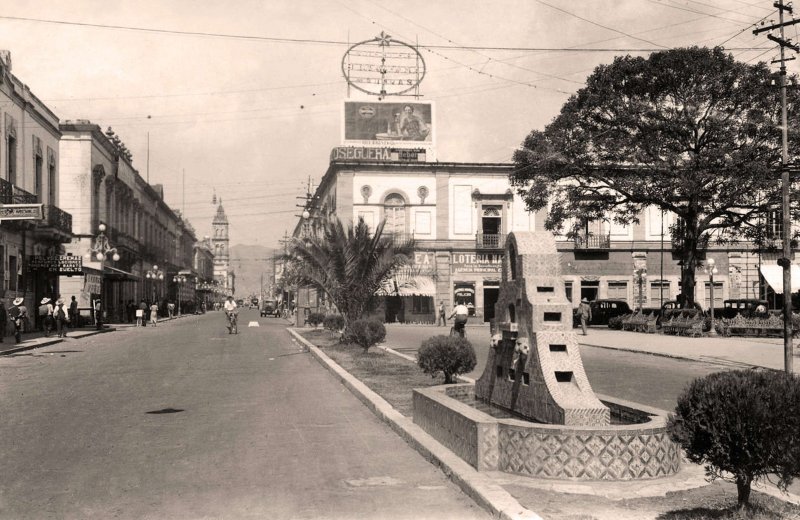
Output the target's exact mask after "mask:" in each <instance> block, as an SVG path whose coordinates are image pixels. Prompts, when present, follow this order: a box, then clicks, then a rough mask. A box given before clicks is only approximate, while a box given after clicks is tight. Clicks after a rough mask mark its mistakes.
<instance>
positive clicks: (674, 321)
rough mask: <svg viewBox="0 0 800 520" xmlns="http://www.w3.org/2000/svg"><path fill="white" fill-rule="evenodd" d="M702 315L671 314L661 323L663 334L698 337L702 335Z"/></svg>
mask: <svg viewBox="0 0 800 520" xmlns="http://www.w3.org/2000/svg"><path fill="white" fill-rule="evenodd" d="M704 321H705V320H703V318H702V317H699V318H697V317H684V316H677V317H676V316H673V317H672V318H670V319H669V320H667V321H665V322H662V323H661V329H662V331H663V332H664V334H674V335H677V336H692V337H695V338H697V337H700V336H702V335H703V322H704Z"/></svg>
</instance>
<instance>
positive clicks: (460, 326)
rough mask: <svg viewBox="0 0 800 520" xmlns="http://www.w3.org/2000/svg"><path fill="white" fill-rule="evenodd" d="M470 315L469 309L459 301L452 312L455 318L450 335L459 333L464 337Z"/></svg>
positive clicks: (451, 316)
mask: <svg viewBox="0 0 800 520" xmlns="http://www.w3.org/2000/svg"><path fill="white" fill-rule="evenodd" d="M468 317H469V309H468V308H467V306H466V305H464V304H463V303H459V304H457V305H456V306H455V308H454V309H453V312H452V313H451V314H450V318H455V321H454V322H453V328H451V329H450V335H451V336H453V335H454V334H458V335H459V336H461V337H462V338H463V337H464V336H465V335H466V326H467V318H468Z"/></svg>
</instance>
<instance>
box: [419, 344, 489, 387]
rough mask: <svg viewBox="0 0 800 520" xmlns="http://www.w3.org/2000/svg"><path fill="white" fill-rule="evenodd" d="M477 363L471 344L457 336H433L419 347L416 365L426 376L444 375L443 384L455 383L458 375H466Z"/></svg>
mask: <svg viewBox="0 0 800 520" xmlns="http://www.w3.org/2000/svg"><path fill="white" fill-rule="evenodd" d="M476 363H477V361H476V358H475V349H474V348H473V347H472V343H470V342H469V341H467V340H466V338H462V337H459V336H433V337H431V338H428V339H426V340H425V341H423V342H422V345H420V348H419V352H417V365H419V367H420V368H421V369H422V371H423V372H425V373H426V374H430V375H431V377H436V376H437V374H439V372H441V373H442V374H444V384H446V385H449V384H452V383H454V382H455V378H456V377H457V376H458V375H460V374H466V373H467V372H470V371H471V370H472V369H474V368H475V364H476Z"/></svg>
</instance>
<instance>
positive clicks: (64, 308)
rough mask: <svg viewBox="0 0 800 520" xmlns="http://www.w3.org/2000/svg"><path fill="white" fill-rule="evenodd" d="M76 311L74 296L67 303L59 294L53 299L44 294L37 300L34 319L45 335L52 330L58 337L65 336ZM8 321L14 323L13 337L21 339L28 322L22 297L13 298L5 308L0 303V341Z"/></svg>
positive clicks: (28, 318)
mask: <svg viewBox="0 0 800 520" xmlns="http://www.w3.org/2000/svg"><path fill="white" fill-rule="evenodd" d="M77 312H78V302H77V301H76V299H75V297H74V296H73V297H72V300H71V301H70V303H69V304H67V303H66V302H65V301H64V299H63V298H61V296H58V297H57V298H56V299H55V300H53V299H52V298H49V297H47V296H45V297H44V298H42V300H41V301H40V302H39V307H38V308H37V309H36V318H38V319H37V320H36V321H37V323H38V325H39V329H40V330H42V331H43V332H44V335H45V336H48V337H49V336H50V334H51V333H53V331H55V332H56V334H58V337H59V338H65V337H67V328H68V327H69V326H70V324H71V323H74V320H75V315H76V313H77ZM9 321H11V323H12V324H13V325H14V339H15V341H16V342H17V343H19V342H20V341H22V333H23V332H25V331H26V330H27V328H28V327H29V323H30V313H29V311H28V308H27V307H26V306H25V299H24V298H23V297H21V296H20V297H18V298H14V299H13V300H12V301H11V307H9V308H8V309H6V307H5V305H2V304H0V343H2V342H3V338H4V337H5V334H6V325H5V324H7V323H8V322H9Z"/></svg>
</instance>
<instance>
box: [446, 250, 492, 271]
mask: <svg viewBox="0 0 800 520" xmlns="http://www.w3.org/2000/svg"><path fill="white" fill-rule="evenodd" d="M502 262H503V255H498V254H491V253H453V259H452V267H453V272H454V273H492V274H499V273H500V270H501V269H502Z"/></svg>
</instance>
